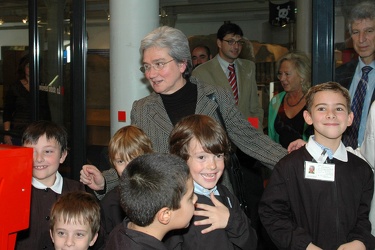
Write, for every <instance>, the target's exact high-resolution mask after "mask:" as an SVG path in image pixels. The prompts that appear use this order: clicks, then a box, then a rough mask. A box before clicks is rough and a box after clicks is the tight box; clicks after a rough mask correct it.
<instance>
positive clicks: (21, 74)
mask: <svg viewBox="0 0 375 250" xmlns="http://www.w3.org/2000/svg"><path fill="white" fill-rule="evenodd" d="M29 62H30V58H29V54H26V55H24V56H23V57H22V58H21V59H20V62H19V63H18V67H17V78H18V80H22V79H26V73H25V67H26V65H28V64H29Z"/></svg>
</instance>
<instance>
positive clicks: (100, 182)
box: [79, 165, 105, 191]
mask: <svg viewBox="0 0 375 250" xmlns="http://www.w3.org/2000/svg"><path fill="white" fill-rule="evenodd" d="M79 180H80V182H82V183H83V184H84V185H87V186H89V187H90V188H91V189H92V190H95V191H99V190H103V189H104V184H105V180H104V177H103V174H102V173H101V172H100V171H99V169H98V168H97V167H95V166H94V165H83V167H82V170H81V171H80V176H79Z"/></svg>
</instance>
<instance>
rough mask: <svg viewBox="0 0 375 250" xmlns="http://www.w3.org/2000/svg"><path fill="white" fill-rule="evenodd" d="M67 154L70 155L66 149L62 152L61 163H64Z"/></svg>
mask: <svg viewBox="0 0 375 250" xmlns="http://www.w3.org/2000/svg"><path fill="white" fill-rule="evenodd" d="M67 155H68V150H64V151H63V152H61V157H60V164H62V163H64V161H65V159H66V156H67Z"/></svg>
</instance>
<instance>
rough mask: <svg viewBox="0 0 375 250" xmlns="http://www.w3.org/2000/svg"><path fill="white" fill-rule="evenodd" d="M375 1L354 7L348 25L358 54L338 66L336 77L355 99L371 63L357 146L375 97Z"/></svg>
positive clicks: (344, 139)
mask: <svg viewBox="0 0 375 250" xmlns="http://www.w3.org/2000/svg"><path fill="white" fill-rule="evenodd" d="M374 13H375V3H374V2H370V1H367V2H361V3H359V4H357V5H356V6H355V7H354V8H353V9H352V11H351V13H350V15H349V19H348V29H349V32H350V35H351V38H352V41H353V47H354V50H355V51H356V53H357V54H358V57H356V58H354V59H353V60H352V61H350V62H348V63H346V64H343V65H341V66H340V67H338V68H337V69H336V76H335V81H336V82H339V83H340V84H341V85H343V86H344V87H345V88H347V89H348V90H349V92H350V97H351V99H352V109H353V99H354V95H355V92H356V89H357V87H358V85H359V84H358V83H359V81H360V79H361V77H362V68H363V67H365V66H370V67H371V68H372V69H371V71H370V72H369V73H368V81H367V90H366V94H365V99H364V103H363V108H362V112H361V117H360V123H359V129H358V138H357V144H358V145H355V146H354V148H356V146H361V144H362V142H363V138H364V132H365V127H366V121H367V116H368V112H369V108H370V106H371V103H372V102H373V101H374V100H375V91H374V90H375V56H374V53H375V14H374ZM349 129H351V128H348V130H347V131H346V132H345V133H344V135H343V142H344V144H345V146H348V145H349V142H348V138H349V135H348V134H349V133H348V132H349Z"/></svg>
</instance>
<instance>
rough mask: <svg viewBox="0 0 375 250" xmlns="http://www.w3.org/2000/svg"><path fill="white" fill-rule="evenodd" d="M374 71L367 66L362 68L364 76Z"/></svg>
mask: <svg viewBox="0 0 375 250" xmlns="http://www.w3.org/2000/svg"><path fill="white" fill-rule="evenodd" d="M371 70H372V67H371V66H365V67H363V68H362V74H368V73H369V72H370V71H371Z"/></svg>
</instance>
